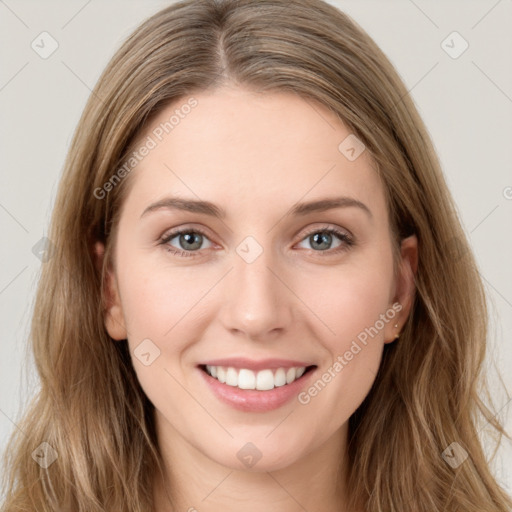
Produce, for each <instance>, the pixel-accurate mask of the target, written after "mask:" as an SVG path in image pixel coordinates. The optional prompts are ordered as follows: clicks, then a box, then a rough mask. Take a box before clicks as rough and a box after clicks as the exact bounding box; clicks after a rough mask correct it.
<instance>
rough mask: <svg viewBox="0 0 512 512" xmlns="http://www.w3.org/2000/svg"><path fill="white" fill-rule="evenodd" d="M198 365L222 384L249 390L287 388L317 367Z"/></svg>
mask: <svg viewBox="0 0 512 512" xmlns="http://www.w3.org/2000/svg"><path fill="white" fill-rule="evenodd" d="M198 367H199V369H200V370H202V371H203V372H204V373H206V374H207V375H208V376H209V377H211V378H213V379H215V380H216V381H218V382H220V383H221V384H224V385H226V386H231V387H233V388H237V389H239V390H247V391H251V390H253V391H254V390H255V391H270V390H273V389H274V388H286V387H288V386H290V385H291V384H293V383H294V382H297V381H299V380H303V379H305V378H306V376H309V373H311V372H312V371H313V370H315V369H316V368H317V366H316V365H309V366H290V367H278V368H263V369H260V370H258V371H256V370H251V369H249V368H235V367H233V366H220V365H209V364H200V365H199V366H198ZM293 387H295V386H293Z"/></svg>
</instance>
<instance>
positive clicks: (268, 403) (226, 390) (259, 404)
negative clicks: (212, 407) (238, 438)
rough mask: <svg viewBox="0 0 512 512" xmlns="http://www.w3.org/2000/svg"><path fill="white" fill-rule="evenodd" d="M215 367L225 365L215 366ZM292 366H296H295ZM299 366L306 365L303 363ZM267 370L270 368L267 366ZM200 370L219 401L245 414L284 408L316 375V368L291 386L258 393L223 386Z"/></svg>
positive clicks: (287, 385) (252, 390)
mask: <svg viewBox="0 0 512 512" xmlns="http://www.w3.org/2000/svg"><path fill="white" fill-rule="evenodd" d="M208 364H209V363H208ZM214 366H224V365H223V364H215V365H214ZM226 366H229V365H226ZM292 366H295V364H294V365H292ZM297 366H306V365H304V364H302V363H301V364H298V365H297ZM265 368H269V367H268V366H266V367H265ZM198 370H199V372H200V373H201V375H202V376H203V379H205V382H206V384H207V385H208V387H209V388H210V390H211V391H212V392H213V393H214V395H215V396H216V397H217V398H218V399H219V400H221V401H222V402H224V403H225V404H228V405H230V406H231V407H233V408H235V409H238V410H239V411H243V412H266V411H271V410H274V409H277V408H279V407H281V406H283V405H284V404H285V403H287V402H289V401H290V400H292V399H293V398H295V397H297V395H298V394H299V393H300V391H301V390H302V389H304V388H305V387H306V385H307V383H308V382H309V380H310V378H311V375H313V374H314V373H315V368H313V369H311V370H309V371H307V372H306V373H304V374H303V375H302V376H301V377H299V378H298V379H297V380H295V381H293V382H292V383H291V384H286V385H285V386H279V387H275V388H273V389H269V390H268V391H258V390H256V389H240V388H238V387H235V386H228V385H227V384H222V382H219V381H218V380H217V379H214V378H213V377H212V376H211V375H208V373H206V371H204V370H203V369H201V368H198Z"/></svg>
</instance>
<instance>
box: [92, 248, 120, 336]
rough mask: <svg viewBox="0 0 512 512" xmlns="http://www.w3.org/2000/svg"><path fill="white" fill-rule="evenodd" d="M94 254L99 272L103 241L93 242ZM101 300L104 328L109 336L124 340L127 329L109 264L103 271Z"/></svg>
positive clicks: (114, 277)
mask: <svg viewBox="0 0 512 512" xmlns="http://www.w3.org/2000/svg"><path fill="white" fill-rule="evenodd" d="M94 255H95V263H96V268H97V270H98V271H99V273H100V274H101V270H102V267H103V259H104V257H105V246H104V244H103V243H101V242H96V243H95V244H94ZM102 302H103V304H104V321H105V329H106V330H107V332H108V334H109V336H110V337H111V338H112V339H114V340H125V339H126V338H127V331H126V326H125V320H124V315H123V309H122V305H121V299H120V297H119V290H118V286H117V279H116V276H115V273H114V271H113V269H112V268H111V267H110V266H109V268H107V269H106V271H105V282H104V286H103V290H102Z"/></svg>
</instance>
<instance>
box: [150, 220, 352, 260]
mask: <svg viewBox="0 0 512 512" xmlns="http://www.w3.org/2000/svg"><path fill="white" fill-rule="evenodd" d="M184 233H187V234H191V233H193V234H200V235H203V236H204V237H206V238H208V235H207V233H205V232H204V231H203V230H202V229H199V228H193V229H192V228H178V229H176V230H174V231H172V232H171V233H169V234H167V235H164V236H163V237H162V238H161V239H160V242H159V244H160V245H167V244H168V243H169V242H170V241H171V240H172V239H173V238H176V237H177V236H178V235H181V234H184ZM314 233H329V234H332V235H336V236H337V237H338V238H339V239H340V240H341V242H342V245H340V246H339V247H337V248H336V249H334V250H333V249H328V250H325V251H315V250H313V249H307V250H309V251H312V252H315V253H318V254H319V255H320V256H332V255H336V254H338V253H340V252H343V251H347V250H349V249H350V248H351V247H353V246H354V245H355V242H354V240H353V239H352V238H351V237H350V236H349V235H347V234H346V233H344V232H343V231H340V230H338V229H336V228H332V227H326V228H314V229H312V230H310V231H309V232H307V233H306V234H305V235H304V237H303V238H302V240H301V242H302V241H303V240H305V239H306V238H308V237H309V236H311V235H312V234H314ZM166 250H167V251H168V252H170V253H172V254H174V255H179V256H180V257H183V258H185V257H197V256H199V254H197V253H199V251H187V250H185V249H183V250H178V249H175V248H174V247H172V246H169V245H168V246H167V247H166Z"/></svg>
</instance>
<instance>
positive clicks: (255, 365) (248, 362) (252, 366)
mask: <svg viewBox="0 0 512 512" xmlns="http://www.w3.org/2000/svg"><path fill="white" fill-rule="evenodd" d="M199 365H209V366H224V367H225V368H227V367H229V366H231V367H233V368H237V369H240V368H247V369H248V370H253V371H258V370H266V369H267V368H268V369H270V370H276V369H277V368H291V367H292V366H295V367H298V368H300V367H302V366H305V367H307V366H312V365H313V363H305V362H304V361H292V360H290V359H261V360H259V361H254V360H252V359H247V358H245V357H232V358H228V359H212V360H210V361H204V362H202V363H199Z"/></svg>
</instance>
